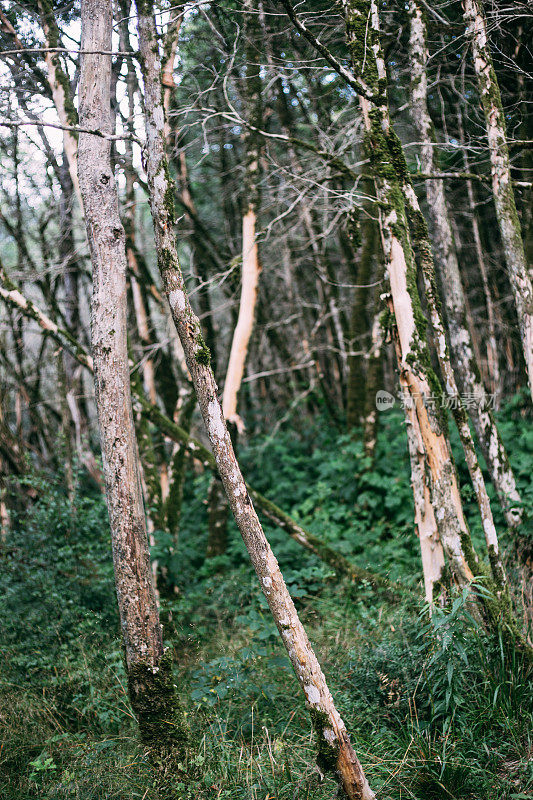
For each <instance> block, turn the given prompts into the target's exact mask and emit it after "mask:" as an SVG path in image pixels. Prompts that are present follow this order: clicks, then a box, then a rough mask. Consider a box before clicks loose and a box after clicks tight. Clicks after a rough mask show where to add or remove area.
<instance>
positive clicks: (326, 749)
mask: <svg viewBox="0 0 533 800" xmlns="http://www.w3.org/2000/svg"><path fill="white" fill-rule="evenodd" d="M137 10H138V15H139V16H138V34H139V46H140V52H141V55H142V59H141V61H142V65H143V77H144V102H145V124H146V140H147V146H146V171H147V177H148V185H149V200H150V207H151V211H152V217H153V221H154V230H155V242H156V249H157V254H158V262H159V268H160V271H161V277H162V281H163V287H164V291H165V294H166V296H167V298H168V301H169V305H170V308H171V312H172V316H173V319H174V322H175V325H176V329H177V331H178V333H179V336H180V339H181V342H182V345H183V350H184V352H185V357H186V360H187V365H188V367H189V372H190V374H191V377H192V380H193V383H194V387H195V390H196V393H197V396H198V402H199V406H200V411H201V413H202V417H203V419H204V422H205V425H206V429H207V432H208V435H209V439H210V442H211V446H212V448H213V454H214V457H215V459H216V463H217V467H218V471H219V474H220V477H221V480H222V483H223V484H224V488H225V490H226V494H227V496H228V501H229V503H230V507H231V510H232V512H233V514H234V517H235V520H236V522H237V525H238V527H239V530H240V532H241V535H242V537H243V540H244V543H245V545H246V547H247V549H248V552H249V554H250V558H251V560H252V563H253V566H254V568H255V570H256V573H257V575H258V578H259V580H260V583H261V588H262V590H263V592H264V594H265V597H266V599H267V601H268V604H269V607H270V609H271V612H272V615H273V617H274V619H275V622H276V625H277V627H278V630H279V632H280V634H281V637H282V639H283V642H284V644H285V646H286V648H287V651H288V654H289V658H290V660H291V663H292V664H293V667H294V670H295V672H296V675H297V678H298V681H299V683H300V685H301V687H302V689H303V691H304V693H305V697H306V701H307V705H308V706H309V708H310V710H311V713H312V717H313V722H314V725H315V728H316V730H317V735H318V741H319V753H320V755H321V756H322V757H323V759H324V761H325V762H326V763H327V765H328V767H330V768H332V769H333V770H337V771H338V773H339V776H340V780H341V782H342V785H343V787H344V789H345V791H346V793H347V794H348V796H349V797H350V798H364V800H367V798H373V797H374V794H373V792H372V791H371V790H370V788H369V786H368V783H367V781H366V778H365V776H364V774H363V771H362V768H361V765H360V763H359V761H358V759H357V757H356V755H355V752H354V750H353V748H352V746H351V744H350V740H349V737H348V734H347V731H346V727H345V725H344V722H343V721H342V719H341V717H340V715H339V713H338V711H337V709H336V707H335V705H334V703H333V699H332V697H331V694H330V692H329V689H328V687H327V684H326V681H325V678H324V675H323V673H322V670H321V668H320V665H319V663H318V661H317V658H316V656H315V654H314V652H313V650H312V648H311V645H310V643H309V640H308V639H307V635H306V633H305V630H304V628H303V626H302V623H301V622H300V619H299V617H298V614H297V612H296V609H295V607H294V603H293V601H292V599H291V597H290V595H289V592H288V591H287V587H286V585H285V581H284V580H283V577H282V575H281V572H280V569H279V566H278V563H277V561H276V558H275V556H274V554H273V553H272V550H271V548H270V545H269V543H268V541H267V539H266V537H265V534H264V532H263V529H262V527H261V524H260V522H259V519H258V517H257V514H256V512H255V509H254V507H253V505H252V501H251V498H250V496H249V494H248V490H247V488H246V484H245V482H244V479H243V477H242V474H241V471H240V468H239V466H238V464H237V461H236V459H235V454H234V451H233V447H232V443H231V439H230V436H229V433H228V430H227V428H226V424H225V422H224V416H223V413H222V408H221V405H220V402H219V400H218V396H217V386H216V383H215V380H214V377H213V373H212V370H211V368H210V366H209V351H208V350H207V348H206V346H205V343H204V340H203V337H202V334H201V330H200V323H199V320H198V318H197V316H196V315H195V313H194V311H193V310H192V308H191V305H190V303H189V299H188V297H187V294H186V291H185V285H184V281H183V277H182V274H181V270H180V267H179V263H178V257H177V252H176V243H175V240H174V234H173V230H172V225H173V221H174V220H173V208H172V189H171V186H170V182H169V177H168V166H167V160H166V155H165V144H164V143H165V139H164V114H163V108H162V104H161V80H160V73H161V62H160V57H159V48H158V44H157V36H156V30H155V23H154V18H153V8H152V7H151V5H150V3H147V2H144V0H143V2H142V3H141V2H139V3H138V6H137Z"/></svg>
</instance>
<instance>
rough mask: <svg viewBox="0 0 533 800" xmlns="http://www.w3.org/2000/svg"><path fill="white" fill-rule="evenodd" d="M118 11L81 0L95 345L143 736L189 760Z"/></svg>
mask: <svg viewBox="0 0 533 800" xmlns="http://www.w3.org/2000/svg"><path fill="white" fill-rule="evenodd" d="M111 26H112V11H111V3H110V2H109V0H83V3H82V42H81V50H82V56H81V79H80V118H81V124H82V126H83V127H86V128H89V129H92V130H94V129H96V130H99V131H101V133H102V134H103V136H102V137H100V136H93V135H91V134H81V135H80V142H79V179H80V188H81V191H82V196H83V200H84V206H85V219H86V227H87V236H88V240H89V245H90V252H91V260H92V263H93V302H92V349H93V356H94V371H95V391H96V404H97V411H98V419H99V424H100V436H101V443H102V454H103V464H104V477H105V485H106V498H107V505H108V511H109V520H110V525H111V537H112V545H113V564H114V570H115V584H116V590H117V599H118V608H119V615H120V622H121V629H122V640H123V644H124V655H125V665H126V672H127V676H128V689H129V695H130V700H131V704H132V708H133V710H134V712H135V715H136V717H137V720H138V722H139V728H140V732H141V736H142V738H143V741H144V742H145V743H146V744H147V745H148V746H149V747H150V748H151V749H152V751H153V752H155V753H156V754H157V756H158V757H161V756H162V755H164V754H166V753H168V752H169V751H173V750H174V749H175V750H176V751H177V753H178V754H179V755H180V756H181V754H182V753H183V750H184V745H185V743H186V740H187V734H186V728H185V726H184V721H183V717H182V715H181V712H180V710H179V706H178V702H177V695H176V691H175V689H174V685H173V677H172V658H171V653H170V651H165V650H164V648H163V641H162V631H161V625H160V623H159V616H158V610H157V603H156V597H155V592H154V585H153V581H152V573H151V570H150V556H149V551H148V540H147V534H146V525H145V518H144V509H143V503H142V494H141V485H140V476H139V465H138V460H137V446H136V440H135V430H134V424H133V414H132V408H131V395H130V376H129V366H128V352H127V340H126V339H127V332H126V266H127V264H126V254H125V234H124V228H123V227H122V223H121V221H120V217H119V211H118V194H117V189H116V185H115V180H114V176H113V173H112V171H111V167H110V141H109V139H107V138H105V137H106V136H108V135H109V134H111V133H112V130H111V111H110V86H111V57H110V56H109V55H103V53H105V52H109V51H110V50H111Z"/></svg>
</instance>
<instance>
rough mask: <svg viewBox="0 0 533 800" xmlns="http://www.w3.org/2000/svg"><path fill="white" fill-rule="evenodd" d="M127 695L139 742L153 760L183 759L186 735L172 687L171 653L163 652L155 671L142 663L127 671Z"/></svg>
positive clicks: (179, 707)
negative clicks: (170, 756)
mask: <svg viewBox="0 0 533 800" xmlns="http://www.w3.org/2000/svg"><path fill="white" fill-rule="evenodd" d="M128 692H129V697H130V701H131V707H132V709H133V711H134V713H135V716H136V718H137V721H138V723H139V731H140V734H141V739H142V741H143V743H144V744H145V745H146V746H147V747H148V748H149V749H150V753H151V755H152V756H153V758H154V760H156V761H157V760H159V759H163V758H165V757H166V756H168V755H169V754H172V755H175V756H176V757H177V758H178V759H180V760H182V759H184V758H185V755H186V752H187V746H188V744H189V740H190V734H189V728H188V725H187V722H186V719H185V714H184V712H183V711H182V709H181V706H180V703H179V700H178V695H177V692H176V687H175V686H174V678H173V674H172V652H171V651H170V650H166V651H165V652H164V654H163V656H162V658H161V660H160V662H159V664H158V666H157V667H155V668H152V666H151V665H149V664H145V663H137V664H134V665H133V666H132V667H130V669H129V670H128Z"/></svg>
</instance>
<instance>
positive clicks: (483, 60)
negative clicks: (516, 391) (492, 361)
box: [463, 0, 533, 397]
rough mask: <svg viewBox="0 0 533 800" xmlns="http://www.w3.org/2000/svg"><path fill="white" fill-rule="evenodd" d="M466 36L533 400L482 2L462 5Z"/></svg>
mask: <svg viewBox="0 0 533 800" xmlns="http://www.w3.org/2000/svg"><path fill="white" fill-rule="evenodd" d="M463 9H464V18H465V22H466V25H467V34H468V36H469V37H470V41H471V43H472V55H473V59H474V70H475V72H476V76H477V83H478V91H479V96H480V100H481V104H482V106H483V111H484V114H485V125H486V132H487V140H488V144H489V155H490V164H491V175H492V194H493V197H494V205H495V207H496V217H497V219H498V226H499V229H500V235H501V238H502V244H503V251H504V254H505V260H506V262H507V269H508V274H509V281H510V283H511V288H512V290H513V295H514V301H515V306H516V312H517V315H518V327H519V330H520V337H521V340H522V350H523V353H524V361H525V364H526V370H527V376H528V381H529V389H530V392H531V395H532V397H533V287H532V284H531V276H530V274H529V273H528V266H527V264H526V256H525V252H524V242H523V240H522V231H521V228H520V220H519V218H518V213H517V210H516V203H515V196H514V190H513V185H512V182H511V164H510V161H509V148H508V146H507V131H506V125H505V116H504V112H503V108H502V99H501V95H500V87H499V85H498V80H497V78H496V72H495V70H494V65H493V62H492V55H491V53H490V49H489V44H488V40H487V26H486V22H485V15H484V11H483V3H482V0H463Z"/></svg>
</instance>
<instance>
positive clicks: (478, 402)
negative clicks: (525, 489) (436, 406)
mask: <svg viewBox="0 0 533 800" xmlns="http://www.w3.org/2000/svg"><path fill="white" fill-rule="evenodd" d="M409 13H410V20H411V30H410V63H411V76H412V83H411V97H412V102H411V108H412V114H413V119H414V121H415V125H416V128H417V130H418V134H419V137H420V141H421V143H422V145H421V149H420V160H421V167H422V170H423V172H424V173H426V174H428V175H432V174H433V173H434V172H435V171H438V170H436V165H435V157H434V151H435V148H434V147H433V144H434V141H433V135H432V131H433V125H432V122H431V118H430V115H429V110H428V106H427V75H426V64H427V58H428V50H427V43H426V28H425V23H424V17H423V12H422V9H421V7H420V6H419V4H418V2H417V0H411V2H410V3H409ZM426 196H427V202H428V209H429V214H430V217H431V222H432V225H433V232H434V237H433V240H434V243H435V265H436V267H437V271H438V273H439V277H440V283H441V286H442V287H443V289H444V291H443V292H442V293H441V295H442V298H443V301H444V308H445V311H446V317H447V322H448V325H447V330H448V335H449V341H450V348H451V353H452V356H453V360H454V364H455V367H456V369H457V376H458V383H459V386H460V389H461V391H462V393H463V394H465V393H466V392H468V393H469V394H470V395H473V399H474V402H473V403H469V404H468V409H469V415H470V418H471V420H472V423H473V425H474V428H475V430H476V434H477V436H478V439H479V442H480V445H481V448H482V451H483V454H484V455H485V457H486V460H487V465H488V467H489V470H490V475H491V479H492V482H493V484H494V488H495V489H496V491H497V493H498V496H499V498H500V501H501V504H502V507H503V510H504V513H505V516H506V519H507V522H508V524H509V525H510V526H511V527H517V526H518V525H519V524H520V518H521V513H520V503H521V500H520V495H519V494H518V491H517V488H516V481H515V478H514V474H513V471H512V469H511V467H510V464H509V460H508V458H507V453H506V452H505V447H504V444H503V442H502V440H501V438H500V435H499V432H498V428H497V426H496V422H495V420H494V416H493V414H492V412H491V410H490V403H489V400H488V398H487V396H486V392H485V388H484V386H483V383H482V381H481V378H480V374H479V370H478V368H477V365H476V361H475V358H474V353H473V346H472V341H471V336H470V332H469V329H468V324H467V312H466V302H465V295H464V290H463V284H462V280H461V274H460V272H459V264H458V261H457V254H456V251H455V247H454V242H453V236H452V230H451V226H450V220H449V216H448V209H447V206H446V198H445V195H444V185H443V182H442V181H440V180H431V179H430V180H427V181H426Z"/></svg>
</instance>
